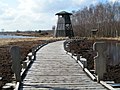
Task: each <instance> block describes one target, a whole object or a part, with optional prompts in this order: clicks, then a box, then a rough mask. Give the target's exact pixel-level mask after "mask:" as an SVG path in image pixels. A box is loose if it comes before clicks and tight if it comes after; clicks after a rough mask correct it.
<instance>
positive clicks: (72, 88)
mask: <svg viewBox="0 0 120 90" xmlns="http://www.w3.org/2000/svg"><path fill="white" fill-rule="evenodd" d="M86 89H87V90H106V88H104V87H103V86H102V85H100V84H99V83H97V82H94V81H92V80H91V79H90V78H89V77H88V76H87V75H86V74H85V73H84V71H83V70H82V68H81V67H80V66H79V65H78V63H76V61H75V60H74V59H73V58H71V57H70V56H69V55H67V54H66V53H65V51H64V49H63V41H58V42H54V43H50V44H48V45H46V46H44V47H43V48H41V49H40V50H39V51H38V52H37V54H36V60H35V61H34V63H33V64H32V66H31V68H30V69H29V71H28V72H27V75H26V77H25V79H24V80H23V85H21V88H20V90H86Z"/></svg>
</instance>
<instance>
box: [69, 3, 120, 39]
mask: <svg viewBox="0 0 120 90" xmlns="http://www.w3.org/2000/svg"><path fill="white" fill-rule="evenodd" d="M71 19H72V25H73V30H74V32H75V35H76V36H80V37H91V30H93V29H97V30H98V32H97V36H98V37H118V36H120V2H115V3H108V2H107V3H105V4H103V3H99V4H97V5H90V6H89V7H85V8H83V9H82V10H78V11H73V15H72V17H71Z"/></svg>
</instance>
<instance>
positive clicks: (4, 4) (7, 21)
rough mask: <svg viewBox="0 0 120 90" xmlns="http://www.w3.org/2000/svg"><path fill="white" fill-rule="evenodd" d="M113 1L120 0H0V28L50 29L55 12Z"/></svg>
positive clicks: (53, 22)
mask: <svg viewBox="0 0 120 90" xmlns="http://www.w3.org/2000/svg"><path fill="white" fill-rule="evenodd" d="M115 1H120V0H0V30H1V29H5V31H16V30H20V31H25V30H43V29H44V30H45V29H48V30H50V29H52V26H53V25H56V23H57V16H55V13H57V12H60V11H62V10H65V11H69V12H72V11H73V10H75V11H77V10H78V9H81V8H83V7H85V6H89V5H90V4H94V5H95V4H97V3H98V2H103V3H105V2H115Z"/></svg>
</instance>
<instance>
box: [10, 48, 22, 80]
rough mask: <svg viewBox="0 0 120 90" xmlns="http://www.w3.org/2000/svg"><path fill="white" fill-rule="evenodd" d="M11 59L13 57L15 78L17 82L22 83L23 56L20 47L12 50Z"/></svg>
mask: <svg viewBox="0 0 120 90" xmlns="http://www.w3.org/2000/svg"><path fill="white" fill-rule="evenodd" d="M10 53H11V57H12V70H13V72H14V73H15V78H16V81H17V82H20V81H21V76H20V75H21V69H22V66H21V55H20V48H19V47H18V46H13V47H11V49H10Z"/></svg>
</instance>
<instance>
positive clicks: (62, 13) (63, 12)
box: [55, 11, 72, 15]
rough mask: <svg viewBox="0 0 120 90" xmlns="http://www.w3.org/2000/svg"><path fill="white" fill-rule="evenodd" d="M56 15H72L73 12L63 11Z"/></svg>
mask: <svg viewBox="0 0 120 90" xmlns="http://www.w3.org/2000/svg"><path fill="white" fill-rule="evenodd" d="M55 15H72V13H68V12H66V11H61V12H59V13H56V14H55Z"/></svg>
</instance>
